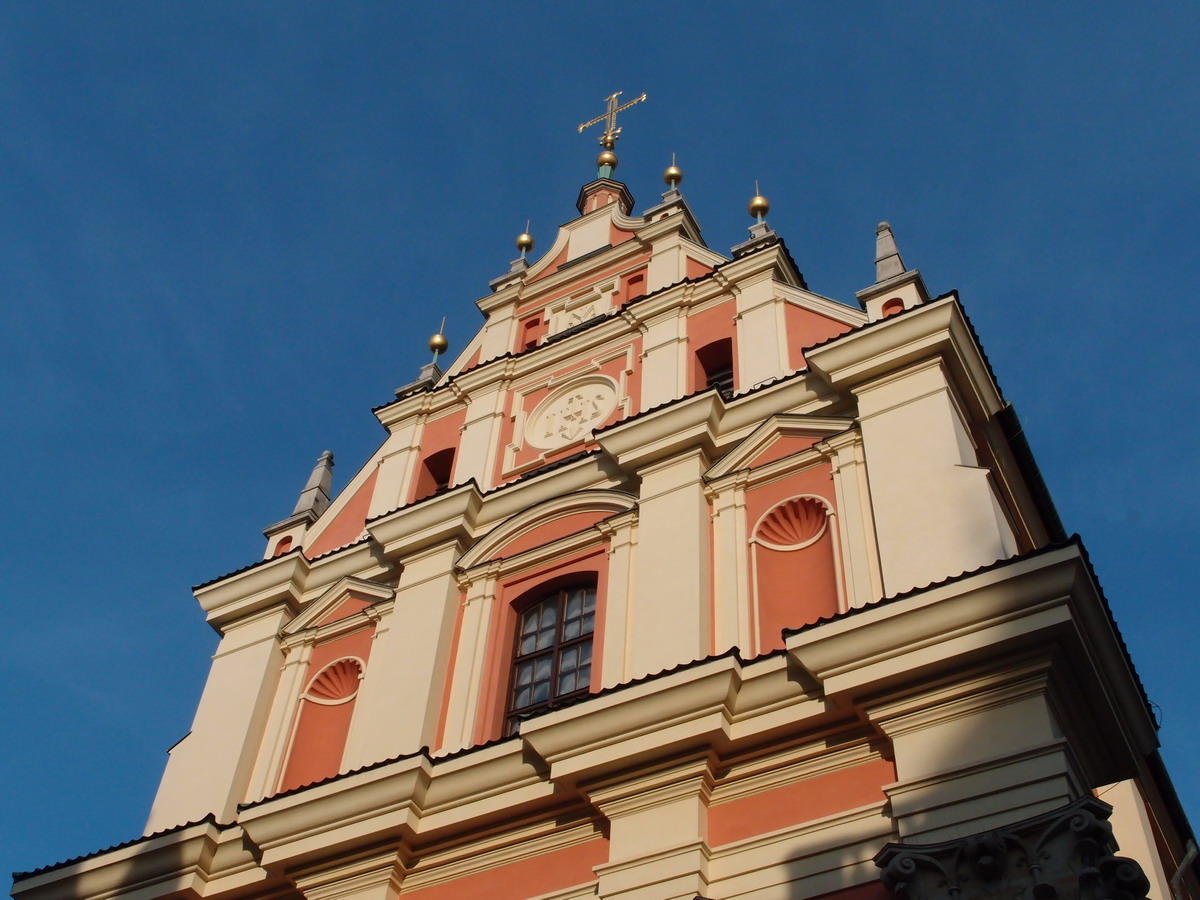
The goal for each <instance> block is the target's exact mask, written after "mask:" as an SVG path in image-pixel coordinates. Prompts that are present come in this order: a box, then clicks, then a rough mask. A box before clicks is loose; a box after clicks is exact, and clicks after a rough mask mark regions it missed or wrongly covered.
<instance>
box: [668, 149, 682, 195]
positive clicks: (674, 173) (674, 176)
mask: <svg viewBox="0 0 1200 900" xmlns="http://www.w3.org/2000/svg"><path fill="white" fill-rule="evenodd" d="M663 181H665V182H666V183H667V187H669V188H677V187H679V183H680V182H681V181H683V169H681V168H679V166H677V165H675V154H674V153H672V154H671V164H670V165H669V166H667V168H666V169H665V170H664V171H663Z"/></svg>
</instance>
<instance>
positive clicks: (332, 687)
mask: <svg viewBox="0 0 1200 900" xmlns="http://www.w3.org/2000/svg"><path fill="white" fill-rule="evenodd" d="M362 676H363V664H362V660H360V659H358V658H357V657H354V656H346V657H343V658H342V659H336V660H334V661H333V662H331V663H330V664H329V665H327V666H326V667H325V668H323V669H322V670H321V671H320V672H318V673H317V674H316V676H315V677H314V678H313V680H312V681H311V682H309V685H308V690H307V691H305V692H304V698H305V699H306V700H311V701H312V702H313V703H322V704H327V705H332V704H334V703H345V702H346V701H347V700H350V699H352V698H353V697H354V695H355V694H357V693H358V684H359V682H360V681H361V680H362Z"/></svg>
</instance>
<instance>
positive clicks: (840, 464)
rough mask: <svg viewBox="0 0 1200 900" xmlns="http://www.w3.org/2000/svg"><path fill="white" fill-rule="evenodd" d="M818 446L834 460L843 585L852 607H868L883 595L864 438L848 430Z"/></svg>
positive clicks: (847, 599)
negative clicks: (863, 443) (867, 605)
mask: <svg viewBox="0 0 1200 900" xmlns="http://www.w3.org/2000/svg"><path fill="white" fill-rule="evenodd" d="M818 448H819V449H821V450H822V451H823V452H825V453H826V454H827V455H828V456H829V457H830V459H831V461H832V469H833V490H834V496H835V498H836V502H837V509H838V514H837V516H836V517H835V522H836V524H837V527H838V537H839V538H840V540H839V542H838V543H839V545H840V548H841V559H840V560H839V561H838V563H839V565H841V567H842V577H843V584H844V585H845V595H846V602H847V604H848V606H850V607H856V606H865V605H866V604H868V603H872V602H874V601H875V600H878V599H879V598H880V597H882V596H883V580H882V577H881V575H880V571H879V550H878V548H877V547H876V546H875V521H874V518H873V517H872V515H871V494H870V490H869V488H868V485H867V468H866V465H865V460H864V458H863V447H862V439H861V438H860V436H859V435H858V434H857V433H854V432H846V433H843V434H839V435H834V436H833V437H832V438H829V439H827V440H825V441H822V442H821V443H820V444H819V445H818Z"/></svg>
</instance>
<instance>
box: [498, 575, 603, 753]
mask: <svg viewBox="0 0 1200 900" xmlns="http://www.w3.org/2000/svg"><path fill="white" fill-rule="evenodd" d="M595 620H596V588H595V586H594V585H589V584H582V585H574V586H572V587H568V588H562V589H560V590H557V591H555V592H554V593H552V594H549V595H548V596H546V597H544V598H542V599H541V600H540V601H538V602H537V603H535V604H533V605H532V606H527V607H525V609H523V610H522V611H521V613H520V616H519V618H518V621H517V639H516V647H515V649H514V653H513V678H512V692H511V693H510V694H509V700H508V720H507V723H506V726H505V734H512V733H513V732H514V731H516V728H517V724H518V723H519V722H520V721H521V720H522V719H527V718H529V717H530V716H532V715H536V714H537V713H539V712H542V711H544V710H547V709H549V708H551V707H552V706H554V705H555V704H556V703H557V702H559V701H562V700H566V699H569V698H571V697H576V696H578V695H580V694H586V693H587V690H588V686H589V685H590V684H591V681H592V632H593V631H594V630H595Z"/></svg>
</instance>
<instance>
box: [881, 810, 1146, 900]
mask: <svg viewBox="0 0 1200 900" xmlns="http://www.w3.org/2000/svg"><path fill="white" fill-rule="evenodd" d="M1111 813H1112V807H1111V806H1109V805H1108V804H1107V803H1103V802H1101V801H1100V800H1097V799H1095V798H1094V797H1083V798H1081V799H1079V800H1076V801H1075V802H1074V803H1070V804H1068V805H1067V806H1064V807H1061V808H1059V809H1056V810H1054V811H1052V812H1049V813H1046V814H1044V815H1041V816H1037V817H1035V818H1032V819H1026V820H1025V821H1023V822H1018V823H1017V824H1015V825H1013V826H1011V827H1008V828H999V829H995V830H992V831H987V832H981V833H979V834H975V835H971V836H970V837H966V838H962V839H959V840H954V841H945V842H943V843H940V844H888V845H887V846H886V847H884V848H883V849H882V850H881V851H880V852H879V853H878V854H877V855H876V857H875V864H876V865H877V866H879V867H880V868H881V869H882V870H883V873H882V875H881V876H880V878H881V880H882V881H883V883H884V885H885V886H886V887H887V888H888V889H889V890H890V891H892V892H893V893H894V894H895V895H896V896H897V897H899V898H900V900H1144V898H1145V896H1146V892H1147V891H1148V890H1149V889H1150V882H1149V881H1148V880H1147V878H1146V876H1145V874H1143V872H1142V868H1141V866H1140V865H1138V863H1136V862H1135V861H1134V860H1132V859H1125V858H1123V857H1120V856H1115V855H1114V852H1115V851H1116V849H1117V845H1116V841H1115V840H1114V839H1113V833H1112V827H1111V826H1110V825H1109V823H1108V817H1109V815H1111Z"/></svg>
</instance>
